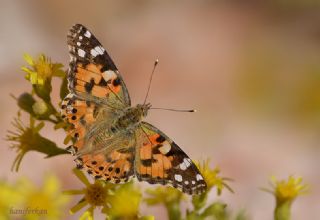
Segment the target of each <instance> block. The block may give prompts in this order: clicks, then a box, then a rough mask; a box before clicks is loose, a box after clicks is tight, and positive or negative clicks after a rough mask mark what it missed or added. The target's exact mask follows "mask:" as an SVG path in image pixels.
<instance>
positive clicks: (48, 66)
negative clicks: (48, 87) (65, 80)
mask: <svg viewBox="0 0 320 220" xmlns="http://www.w3.org/2000/svg"><path fill="white" fill-rule="evenodd" d="M24 59H25V61H26V62H27V63H28V64H29V65H30V66H31V67H22V68H21V69H22V70H23V71H24V72H26V73H27V75H26V76H25V77H26V79H27V80H29V81H30V82H31V83H32V84H39V85H43V84H44V83H45V81H47V80H48V79H49V80H50V79H51V78H52V77H53V76H59V77H63V76H64V75H65V73H64V71H63V70H61V68H62V67H63V65H62V64H61V63H51V60H50V59H49V58H48V57H46V56H45V55H43V54H41V55H40V56H39V57H38V59H37V60H35V59H33V58H32V57H31V56H30V55H29V54H25V55H24Z"/></svg>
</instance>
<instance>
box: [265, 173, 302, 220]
mask: <svg viewBox="0 0 320 220" xmlns="http://www.w3.org/2000/svg"><path fill="white" fill-rule="evenodd" d="M301 183H302V178H301V177H298V178H295V177H293V176H289V178H288V180H277V179H276V178H275V177H274V176H272V177H271V186H272V189H265V188H262V190H264V191H266V192H269V193H271V194H273V195H274V196H275V198H276V206H275V209H274V219H275V220H289V219H291V204H292V202H293V201H294V200H295V199H296V198H297V197H298V196H299V195H302V194H305V193H306V192H307V188H308V186H307V185H306V184H301Z"/></svg>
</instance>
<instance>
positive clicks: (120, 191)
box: [102, 182, 142, 219]
mask: <svg viewBox="0 0 320 220" xmlns="http://www.w3.org/2000/svg"><path fill="white" fill-rule="evenodd" d="M141 196H142V195H141V192H140V190H138V189H137V188H136V187H135V186H134V185H133V183H132V182H129V183H126V184H123V185H121V186H119V187H117V189H116V190H115V191H114V193H113V194H111V195H110V196H109V198H108V203H109V205H108V206H105V207H104V208H103V210H102V211H103V212H104V213H106V214H107V215H109V216H112V217H113V218H114V219H123V218H126V219H138V216H139V206H140V201H141Z"/></svg>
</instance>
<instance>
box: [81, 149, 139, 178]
mask: <svg viewBox="0 0 320 220" xmlns="http://www.w3.org/2000/svg"><path fill="white" fill-rule="evenodd" d="M75 161H76V163H77V167H78V168H81V169H84V170H85V171H86V172H87V173H88V174H90V175H92V176H93V177H94V178H95V179H103V180H106V181H109V182H111V183H125V182H127V181H128V180H129V179H130V178H131V177H132V176H133V175H134V169H133V162H134V147H130V148H123V149H118V150H112V151H110V152H105V153H102V152H101V153H97V154H84V155H83V156H80V157H78V158H77V159H76V160H75Z"/></svg>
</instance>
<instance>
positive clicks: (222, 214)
mask: <svg viewBox="0 0 320 220" xmlns="http://www.w3.org/2000/svg"><path fill="white" fill-rule="evenodd" d="M226 207H227V205H226V204H224V203H221V202H215V203H213V204H211V205H209V206H208V207H207V208H206V209H205V210H204V211H203V213H202V214H201V217H203V218H205V217H209V216H214V217H215V219H217V220H227V219H228V216H229V215H228V213H227V209H226Z"/></svg>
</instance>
